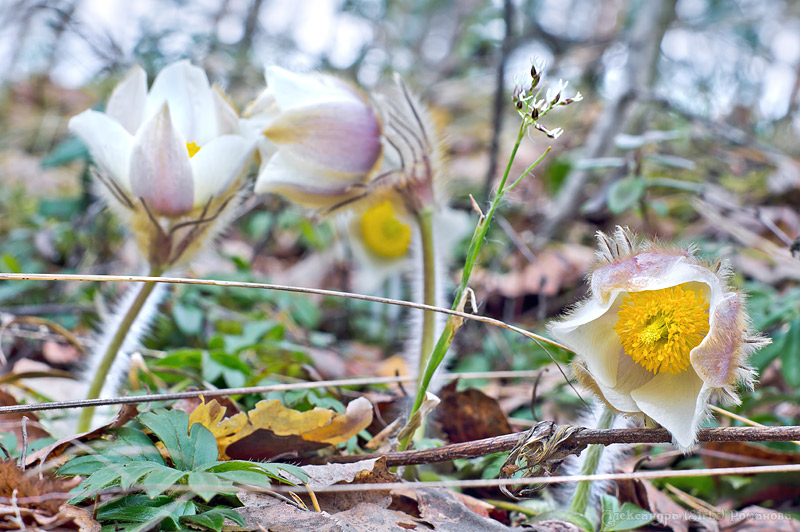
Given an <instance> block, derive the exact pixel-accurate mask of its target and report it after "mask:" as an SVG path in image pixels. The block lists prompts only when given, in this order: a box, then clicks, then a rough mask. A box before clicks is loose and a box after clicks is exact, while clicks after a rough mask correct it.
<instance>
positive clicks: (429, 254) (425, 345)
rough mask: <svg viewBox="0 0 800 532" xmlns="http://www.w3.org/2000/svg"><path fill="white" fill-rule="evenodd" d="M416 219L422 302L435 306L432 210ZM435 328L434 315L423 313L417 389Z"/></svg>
mask: <svg viewBox="0 0 800 532" xmlns="http://www.w3.org/2000/svg"><path fill="white" fill-rule="evenodd" d="M416 218H417V224H418V225H419V232H420V237H421V240H422V287H423V288H422V298H423V301H422V302H423V303H425V304H426V305H431V306H436V256H435V254H436V249H435V246H434V242H433V209H430V208H426V209H424V210H422V211H421V212H419V213H417V216H416ZM435 328H436V314H435V313H433V312H430V311H425V313H424V315H423V318H422V340H421V342H420V353H419V368H418V369H417V375H418V377H417V388H419V387H420V384H421V382H422V376H423V374H424V373H425V368H426V367H427V366H428V360H429V359H430V357H431V350H432V349H433V336H434V334H435Z"/></svg>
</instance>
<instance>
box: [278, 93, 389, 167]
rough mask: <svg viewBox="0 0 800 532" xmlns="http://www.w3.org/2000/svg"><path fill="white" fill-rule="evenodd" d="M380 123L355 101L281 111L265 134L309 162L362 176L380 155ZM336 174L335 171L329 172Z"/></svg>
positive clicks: (367, 108)
mask: <svg viewBox="0 0 800 532" xmlns="http://www.w3.org/2000/svg"><path fill="white" fill-rule="evenodd" d="M380 129H381V128H380V123H379V122H378V119H377V117H376V116H375V114H374V113H373V112H372V110H371V109H370V108H369V107H367V106H365V105H363V104H361V103H356V102H333V103H329V104H327V105H324V106H313V107H306V108H304V109H303V110H297V111H288V112H284V113H283V114H282V115H281V116H280V118H279V119H278V120H276V121H275V122H273V123H272V124H270V125H269V127H267V129H266V130H265V131H264V135H265V136H266V137H267V138H268V139H269V140H271V141H272V142H274V143H275V144H278V145H280V146H281V149H282V150H287V151H289V152H290V153H291V154H292V155H293V156H295V157H296V158H298V159H302V160H303V161H306V162H307V163H308V164H310V165H316V166H319V167H320V168H325V169H327V170H332V171H333V172H336V173H341V174H342V176H341V177H342V178H343V179H344V180H352V179H353V176H350V175H348V174H356V176H355V177H356V178H357V180H359V181H360V180H361V179H362V178H363V175H364V174H367V173H369V172H370V171H371V170H372V169H373V168H374V167H375V165H376V163H377V162H378V160H379V158H380V155H381V150H382V146H381V140H380ZM329 175H335V174H329Z"/></svg>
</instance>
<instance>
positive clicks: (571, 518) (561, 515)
mask: <svg viewBox="0 0 800 532" xmlns="http://www.w3.org/2000/svg"><path fill="white" fill-rule="evenodd" d="M551 519H557V520H559V521H566V522H568V523H572V524H573V525H575V526H577V527H579V528H581V529H582V530H585V531H586V532H594V526H592V523H591V522H590V521H589V520H588V519H587V518H586V516H583V515H581V514H579V513H577V512H572V511H570V510H551V511H549V512H543V513H540V514H539V515H537V516H536V517H534V518H532V519H531V522H532V523H538V522H541V521H549V520H551Z"/></svg>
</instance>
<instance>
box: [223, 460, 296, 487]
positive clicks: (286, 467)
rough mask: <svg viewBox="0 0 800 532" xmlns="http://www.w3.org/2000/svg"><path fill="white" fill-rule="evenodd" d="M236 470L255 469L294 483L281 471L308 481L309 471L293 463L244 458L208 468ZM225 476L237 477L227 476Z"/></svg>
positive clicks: (224, 471) (227, 471)
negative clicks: (263, 461) (257, 460)
mask: <svg viewBox="0 0 800 532" xmlns="http://www.w3.org/2000/svg"><path fill="white" fill-rule="evenodd" d="M234 471H253V472H256V473H258V474H261V475H267V476H269V477H271V478H273V479H275V480H280V481H282V482H286V483H287V484H292V482H289V481H288V480H286V478H285V477H284V476H281V472H285V473H288V474H290V475H293V476H294V477H296V478H298V479H300V482H308V473H306V472H305V471H303V470H302V469H301V468H300V467H298V466H295V465H291V464H275V463H260V462H246V461H244V460H228V461H225V462H218V463H217V464H216V465H214V466H213V467H210V468H209V469H208V472H209V473H229V472H234ZM225 478H230V479H231V480H234V481H236V480H235V479H233V478H231V477H229V476H226V477H225Z"/></svg>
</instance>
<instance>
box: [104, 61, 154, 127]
mask: <svg viewBox="0 0 800 532" xmlns="http://www.w3.org/2000/svg"><path fill="white" fill-rule="evenodd" d="M146 99H147V74H146V73H145V71H144V70H143V69H142V67H140V66H139V65H136V66H135V67H133V68H132V69H131V71H130V72H129V73H128V75H127V76H125V79H123V80H122V81H121V82H120V83H119V84H118V85H117V86H116V87H115V88H114V92H112V93H111V97H110V98H109V99H108V104H107V105H106V114H107V115H108V116H110V117H111V118H113V119H114V120H116V121H117V122H119V123H120V124H122V126H123V127H124V128H125V129H126V130H127V131H128V133H130V134H131V135H135V134H136V131H137V130H138V129H139V127H140V126H141V125H142V122H144V119H145V101H146Z"/></svg>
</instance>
